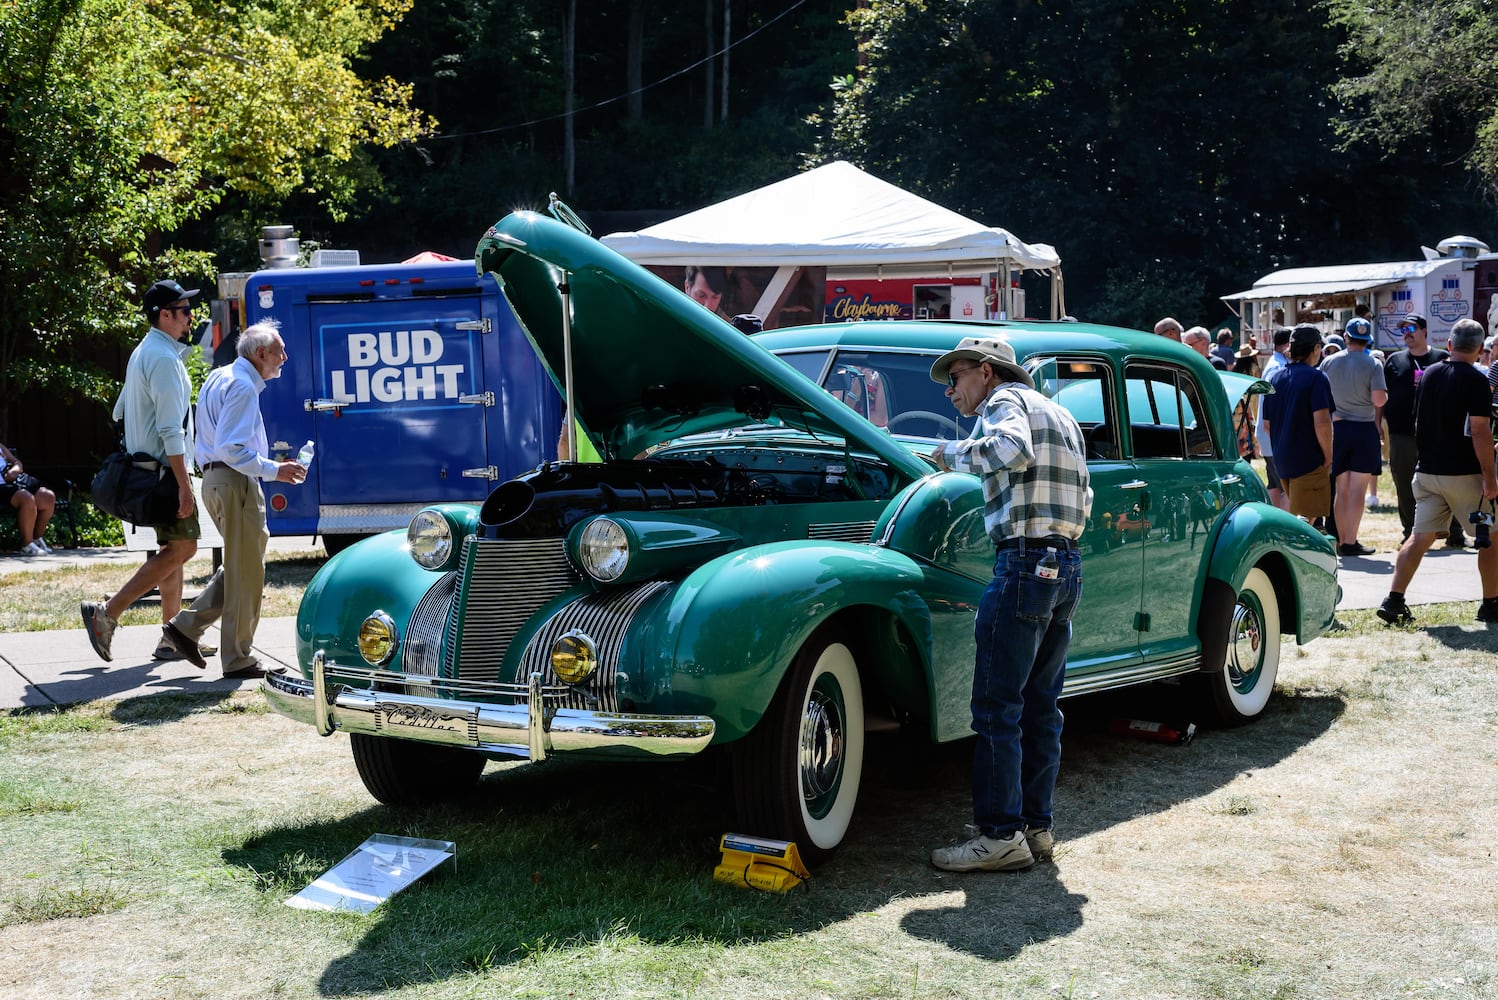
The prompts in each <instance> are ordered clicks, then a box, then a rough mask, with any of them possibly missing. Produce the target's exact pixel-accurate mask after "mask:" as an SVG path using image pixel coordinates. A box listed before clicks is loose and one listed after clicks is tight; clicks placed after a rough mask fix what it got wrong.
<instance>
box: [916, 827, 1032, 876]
mask: <svg viewBox="0 0 1498 1000" xmlns="http://www.w3.org/2000/svg"><path fill="white" fill-rule="evenodd" d="M931 863H932V864H933V865H935V866H936V867H938V868H940V869H942V870H943V871H949V872H977V871H983V872H1017V871H1022V870H1024V869H1026V868H1029V867H1030V866H1032V865H1033V864H1035V856H1034V855H1032V854H1031V853H1030V845H1029V844H1027V843H1025V834H1024V831H1023V830H1015V831H1014V832H1013V833H1011V834H1009V835H1008V836H1006V837H1000V838H997V839H995V838H992V837H984V836H981V835H980V836H977V837H974V838H973V839H972V840H968V841H965V842H963V843H961V844H958V845H957V846H956V847H938V848H937V849H936V850H934V851H932V852H931Z"/></svg>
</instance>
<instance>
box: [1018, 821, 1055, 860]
mask: <svg viewBox="0 0 1498 1000" xmlns="http://www.w3.org/2000/svg"><path fill="white" fill-rule="evenodd" d="M1025 845H1026V846H1027V847H1029V848H1030V854H1031V856H1032V857H1034V858H1035V860H1036V861H1049V860H1051V855H1052V854H1053V853H1055V850H1056V835H1055V834H1053V833H1052V832H1051V831H1050V830H1044V829H1041V828H1040V827H1038V826H1027V827H1025Z"/></svg>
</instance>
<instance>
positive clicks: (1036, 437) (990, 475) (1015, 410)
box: [942, 382, 1092, 543]
mask: <svg viewBox="0 0 1498 1000" xmlns="http://www.w3.org/2000/svg"><path fill="white" fill-rule="evenodd" d="M942 453H943V454H942V458H943V459H944V460H945V462H946V465H947V468H949V469H954V470H956V471H958V472H971V473H974V474H975V475H979V476H982V477H983V526H984V528H986V529H987V531H988V536H989V537H990V538H992V539H993V540H994V542H995V543H998V542H1002V541H1005V540H1006V539H1010V538H1015V537H1019V536H1024V537H1027V538H1039V537H1042V536H1044V535H1061V536H1063V537H1066V538H1071V539H1074V540H1075V539H1077V538H1080V537H1081V536H1082V529H1083V528H1085V527H1086V525H1087V518H1088V516H1089V515H1090V514H1091V513H1092V488H1091V486H1090V485H1088V478H1089V477H1088V472H1087V445H1086V442H1085V441H1084V440H1083V438H1082V429H1081V428H1080V427H1078V426H1077V421H1076V420H1075V419H1074V418H1073V417H1072V415H1071V414H1070V413H1068V412H1066V410H1064V409H1063V408H1062V407H1061V406H1059V405H1057V404H1056V403H1053V402H1051V401H1050V400H1049V399H1047V398H1046V397H1045V396H1043V395H1041V394H1040V393H1038V392H1036V391H1035V390H1034V389H1028V388H1026V387H1025V386H1023V385H1021V384H1020V383H1018V382H1006V383H1004V384H1003V385H1000V386H999V387H997V388H996V389H994V391H993V392H992V393H990V394H989V397H988V399H986V400H984V402H983V408H982V410H981V411H980V412H979V414H978V424H977V426H976V427H974V428H973V433H972V435H971V436H969V437H968V438H967V439H965V440H963V441H949V442H947V443H946V444H945V445H943V446H942Z"/></svg>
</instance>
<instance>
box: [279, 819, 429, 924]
mask: <svg viewBox="0 0 1498 1000" xmlns="http://www.w3.org/2000/svg"><path fill="white" fill-rule="evenodd" d="M457 858H458V846H457V845H456V844H455V843H453V842H452V841H450V840H420V839H417V838H415V837H395V836H391V835H390V834H386V833H376V834H374V835H373V836H371V837H370V838H369V839H368V840H366V841H365V842H364V843H362V844H360V845H359V846H358V847H357V848H356V849H355V850H354V852H353V853H352V854H350V855H349V856H348V857H346V858H344V859H343V860H342V861H340V862H338V864H336V865H334V866H333V867H332V868H330V869H328V871H327V872H326V873H325V874H324V875H322V876H321V877H320V878H318V879H317V880H316V881H314V882H313V883H312V884H311V885H309V886H307V888H305V889H303V890H302V891H301V892H299V893H297V894H296V895H295V896H292V897H291V898H290V899H288V900H286V905H287V906H294V907H296V908H297V909H299V910H352V911H353V912H355V913H368V912H370V911H371V910H373V909H374V908H375V907H377V906H379V905H380V904H381V903H383V902H385V900H387V899H389V898H390V897H391V896H394V895H395V894H396V893H398V892H400V891H401V890H402V889H404V888H405V887H406V886H408V885H410V884H411V883H412V882H415V881H416V880H417V879H419V878H421V877H422V876H423V875H425V874H426V873H427V872H429V871H431V870H432V869H434V868H436V867H437V866H438V865H440V864H442V863H443V862H444V861H448V860H451V861H452V863H453V866H454V867H457V864H458V861H457Z"/></svg>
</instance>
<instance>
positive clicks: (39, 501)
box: [0, 444, 57, 558]
mask: <svg viewBox="0 0 1498 1000" xmlns="http://www.w3.org/2000/svg"><path fill="white" fill-rule="evenodd" d="M0 460H3V462H4V470H5V471H4V473H3V481H0V504H3V505H5V506H6V507H11V508H14V509H15V512H16V526H17V527H18V528H19V529H20V532H21V555H23V556H26V557H27V558H31V557H33V556H44V555H47V554H48V553H49V552H51V551H52V549H51V548H49V547H48V545H47V543H46V542H45V541H43V540H42V535H43V534H44V533H45V532H46V530H47V522H48V521H50V520H52V511H53V510H54V509H56V507H57V496H56V494H54V493H53V492H52V491H51V490H49V489H47V487H45V486H43V485H42V481H41V480H40V479H38V478H36V477H35V476H33V475H31V474H30V473H28V472H27V471H26V470H25V469H23V468H22V467H21V460H20V459H19V458H17V457H16V453H15V452H13V451H11V450H10V449H9V448H7V447H5V445H3V444H0Z"/></svg>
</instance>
